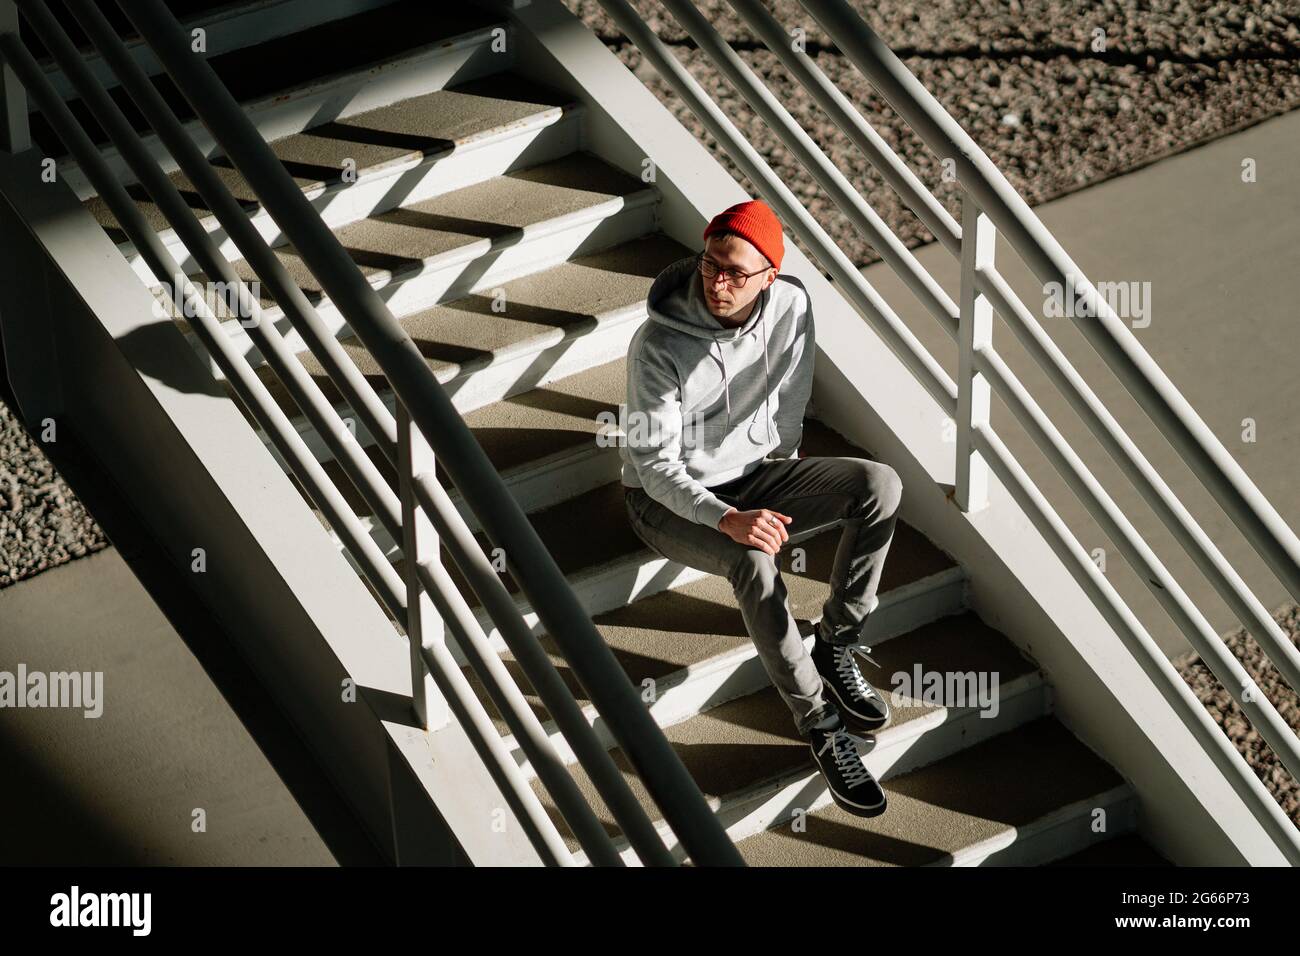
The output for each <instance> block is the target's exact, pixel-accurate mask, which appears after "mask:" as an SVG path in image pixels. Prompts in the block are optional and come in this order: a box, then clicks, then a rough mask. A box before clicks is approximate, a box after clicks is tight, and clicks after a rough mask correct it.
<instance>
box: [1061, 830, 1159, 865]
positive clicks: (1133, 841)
mask: <svg viewBox="0 0 1300 956" xmlns="http://www.w3.org/2000/svg"><path fill="white" fill-rule="evenodd" d="M1045 865H1046V866H1173V864H1172V863H1170V862H1169V861H1168V860H1166V859H1165V858H1164V857H1163V856H1161V855H1160V854H1159V853H1158V852H1156V850H1155V849H1154V848H1153V847H1152V846H1151V845H1150V844H1149V843H1147V842H1146V841H1145V840H1143V839H1142V837H1140V836H1138V835H1137V834H1136V833H1125V834H1121V835H1120V836H1114V837H1111V838H1110V839H1109V840H1103V841H1101V842H1100V843H1095V844H1093V845H1092V846H1089V847H1088V848H1086V849H1083V850H1080V851H1079V852H1078V853H1071V854H1070V855H1069V856H1066V857H1062V858H1061V859H1059V860H1053V861H1051V862H1050V863H1047V864H1045Z"/></svg>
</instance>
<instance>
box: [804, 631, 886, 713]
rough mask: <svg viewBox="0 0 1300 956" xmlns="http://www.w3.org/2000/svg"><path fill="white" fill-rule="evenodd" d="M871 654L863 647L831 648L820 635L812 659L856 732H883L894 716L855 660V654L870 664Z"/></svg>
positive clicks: (851, 645)
mask: <svg viewBox="0 0 1300 956" xmlns="http://www.w3.org/2000/svg"><path fill="white" fill-rule="evenodd" d="M870 650H871V648H869V647H863V646H862V645H861V644H830V643H828V642H826V641H823V640H822V638H821V635H820V634H818V635H817V637H816V638H814V640H813V650H812V659H813V664H814V665H815V666H816V668H817V673H819V674H821V675H822V680H823V681H824V682H825V684H826V687H827V688H828V689H829V690H830V693H831V697H832V699H833V700H834V701H835V707H836V709H837V710H838V711H839V712H840V714H841V715H842V716H843V717H844V719H845V722H846V723H848V724H849V725H850V726H852V727H853V728H854V729H855V730H865V731H876V730H880V729H881V728H882V727H884V726H885V725H886V724H888V723H889V721H890V718H891V716H892V715H891V713H890V710H889V702H888V701H887V700H885V698H884V696H883V695H882V694H880V693H878V692H877V691H876V689H875V688H874V687H872V686H871V685H870V684H868V683H867V681H866V678H864V677H863V676H862V671H861V670H859V669H858V662H857V661H856V660H855V659H854V657H853V655H854V653H855V652H856V653H858V654H861V655H862V656H863V657H866V658H867V660H869V661H871V658H870V657H868V656H867V651H870ZM871 663H873V664H875V663H876V662H875V661H871Z"/></svg>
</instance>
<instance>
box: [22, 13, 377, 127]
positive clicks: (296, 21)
mask: <svg viewBox="0 0 1300 956" xmlns="http://www.w3.org/2000/svg"><path fill="white" fill-rule="evenodd" d="M393 2H394V0H279V2H267V0H248V2H247V3H245V4H243V5H242V6H230V5H226V6H223V7H220V8H218V9H216V10H205V11H203V12H202V13H200V14H198V15H197V16H195V17H190V18H188V19H186V20H183V21H181V26H182V27H184V28H185V32H187V33H189V32H190V31H192V30H193V29H194V28H196V27H203V28H204V29H205V30H206V31H207V50H206V53H205V55H206V56H208V57H214V56H220V55H221V54H223V53H233V52H234V51H236V50H244V49H248V48H249V47H254V46H259V45H260V44H263V43H266V42H268V41H270V40H276V39H279V38H281V37H284V36H288V35H289V34H291V33H302V32H303V31H305V30H309V29H311V28H313V27H318V26H323V25H324V24H326V23H330V22H332V21H334V20H341V19H346V18H347V17H349V16H355V15H356V14H360V13H367V12H370V11H373V10H377V9H379V8H381V7H386V6H388V5H389V4H391V3H393ZM214 28H216V29H214ZM124 44H125V46H126V49H127V52H128V53H129V54H130V56H131V59H132V60H134V61H135V63H136V65H137V66H139V67H140V68H141V69H142V70H144V72H145V73H146V74H147V75H149V76H158V75H159V74H161V73H162V72H163V68H162V64H161V63H159V62H158V58H157V57H156V56H155V55H154V53H153V51H152V50H151V49H150V48H149V46H148V44H146V43H145V42H144V41H143V40H142V39H140V38H139V37H133V38H131V39H129V40H125V41H124ZM84 59H85V62H86V65H87V66H89V67H90V68H91V70H92V71H93V72H94V74H95V76H96V77H97V78H98V79H99V81H100V82H101V83H103V84H105V86H113V85H116V83H117V78H116V75H115V74H114V73H113V71H112V69H111V68H109V66H108V64H107V63H106V62H105V61H104V58H103V57H101V56H100V55H99V51H98V50H86V51H85V52H84ZM41 66H42V68H43V69H44V71H45V76H46V78H47V79H48V80H49V81H50V84H51V85H52V86H53V87H54V89H55V90H56V91H57V92H58V94H59V96H60V97H62V98H63V99H64V100H71V99H75V98H76V97H77V91H76V89H75V88H74V87H73V85H72V81H71V80H69V79H68V78H67V76H65V75H64V73H63V71H62V70H61V69H60V68H59V65H58V64H57V63H55V62H54V60H53V58H51V57H48V56H47V57H46V58H44V59H43V60H41ZM28 109H29V111H30V112H34V111H35V110H36V106H35V104H30V105H29V107H28Z"/></svg>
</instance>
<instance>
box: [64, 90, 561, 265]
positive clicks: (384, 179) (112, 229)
mask: <svg viewBox="0 0 1300 956" xmlns="http://www.w3.org/2000/svg"><path fill="white" fill-rule="evenodd" d="M581 113H582V107H581V105H580V104H578V103H574V102H571V101H569V100H568V98H567V97H566V96H564V95H563V94H561V93H558V92H556V91H554V90H548V89H546V88H545V87H542V86H539V85H538V84H536V83H533V82H531V81H529V80H526V79H524V78H523V77H520V76H518V75H516V74H513V73H503V74H499V75H496V76H489V77H486V78H484V79H480V80H473V81H470V82H468V83H458V84H457V85H456V86H454V87H449V88H447V89H443V90H435V91H433V92H432V93H426V94H424V95H423V96H416V97H412V98H411V99H408V100H403V101H401V102H400V103H395V104H392V105H391V106H385V107H381V108H380V109H376V110H370V111H369V112H366V113H359V114H355V115H352V116H349V117H347V118H344V119H339V120H334V121H331V122H328V123H322V124H321V125H319V126H313V127H312V128H311V129H308V130H304V131H302V132H300V133H294V134H293V135H291V136H286V137H283V138H281V139H277V140H274V141H272V142H271V143H270V146H271V149H272V150H273V151H274V152H275V154H276V156H278V157H279V158H280V160H281V162H282V163H283V164H284V167H285V169H286V171H287V172H288V173H289V174H290V175H291V176H292V177H293V178H294V180H295V181H296V182H297V183H298V185H299V187H300V188H301V189H302V191H303V193H304V194H305V195H306V196H307V197H308V198H309V199H310V200H311V202H312V205H313V206H314V207H315V208H316V210H317V211H318V212H319V213H320V215H321V218H322V219H324V221H325V222H326V223H327V224H328V225H329V226H331V227H332V228H333V227H338V226H342V225H346V224H348V223H351V222H355V221H357V220H359V219H365V218H366V217H368V216H372V215H375V214H377V213H381V212H385V211H387V210H389V209H392V208H394V207H396V206H399V205H411V204H413V203H418V202H420V201H422V200H425V199H429V198H432V197H433V196H436V195H439V194H441V193H445V192H450V191H452V190H454V189H458V188H461V187H463V186H468V185H471V184H473V183H476V182H482V181H483V180H485V179H490V178H492V177H494V176H501V175H504V174H505V173H507V172H510V171H511V170H514V169H519V168H524V167H529V166H537V165H540V164H542V163H545V162H548V161H551V160H554V159H558V158H559V157H561V156H564V155H566V154H568V153H571V152H573V151H574V150H576V149H577V148H578V146H579V139H580V132H581ZM211 165H212V167H213V169H214V171H215V172H216V174H217V176H218V177H219V178H220V179H221V180H222V182H223V183H224V184H225V186H226V187H227V188H228V189H229V191H230V194H231V195H232V196H233V197H234V198H235V199H236V200H237V201H238V202H239V203H240V204H241V206H242V207H243V208H244V210H245V211H246V213H247V215H248V218H249V219H250V220H251V222H252V223H253V225H254V226H255V227H256V228H257V230H258V232H259V233H260V234H261V235H262V236H263V237H264V238H265V239H266V241H267V242H268V243H270V244H272V245H274V244H277V243H279V242H281V241H283V237H282V234H281V232H280V228H279V226H278V225H277V224H276V223H275V221H274V220H273V219H272V218H271V216H270V215H269V214H268V213H267V212H266V211H265V209H263V208H262V205H261V202H260V200H259V199H258V196H257V194H256V193H255V192H254V191H253V189H252V188H251V187H250V186H249V185H248V183H247V181H246V180H245V179H244V177H243V175H242V174H241V173H240V172H239V170H237V169H235V168H234V166H233V165H232V164H231V163H230V161H229V160H228V159H226V158H225V157H224V156H214V157H212V159H211ZM170 178H171V180H172V183H173V184H174V185H175V186H176V188H177V190H178V191H179V192H180V193H181V195H182V196H184V197H185V198H186V199H187V201H188V202H189V203H190V206H191V208H192V209H193V211H194V214H195V215H196V216H197V217H198V218H199V219H200V221H201V222H202V223H203V226H204V228H205V229H206V230H207V231H208V232H209V233H210V234H211V235H212V237H213V239H214V241H216V242H217V243H218V244H219V246H220V249H221V252H222V254H223V255H224V256H225V257H226V258H227V259H232V260H235V259H238V258H240V253H239V251H238V249H237V248H236V246H235V244H234V243H233V242H231V241H230V240H229V239H228V238H227V237H226V234H225V231H224V230H223V229H222V228H221V226H220V224H219V223H218V222H217V221H216V219H215V217H213V216H212V214H211V211H210V210H209V209H208V207H207V205H206V203H205V202H204V201H203V198H202V197H201V196H200V195H199V194H198V192H197V190H195V188H194V185H193V183H192V182H191V180H190V179H189V177H187V176H186V175H185V174H184V173H182V172H180V171H176V172H173V173H172V174H171V177H170ZM128 189H129V191H130V192H131V193H132V195H133V196H135V198H136V199H137V202H138V205H139V208H140V210H141V211H142V212H143V213H144V215H145V218H146V219H147V220H148V221H149V223H150V225H152V226H153V228H154V230H155V231H157V232H158V233H159V235H160V236H161V237H162V239H163V240H164V242H165V243H166V244H167V246H168V250H169V251H170V252H171V254H172V256H173V257H174V258H175V259H176V261H177V262H178V263H180V265H181V268H182V269H183V270H184V271H185V272H186V273H187V274H192V273H196V272H198V271H199V269H198V265H197V263H195V262H194V260H193V259H192V258H190V255H189V251H188V250H187V249H186V248H185V246H184V245H183V244H182V243H181V242H180V240H179V239H178V238H177V237H176V234H175V232H174V231H173V230H172V229H171V228H170V227H169V225H168V223H167V220H166V219H165V217H164V216H163V214H162V212H161V211H160V210H159V208H158V207H157V205H156V204H154V202H153V201H152V200H151V199H150V198H149V195H148V193H147V192H146V191H145V190H144V188H143V187H141V186H139V185H138V184H137V185H132V186H130V187H128ZM85 205H86V208H87V210H88V211H89V212H90V213H91V214H92V215H93V216H95V218H96V219H97V220H99V222H100V223H102V224H103V225H104V227H105V229H106V230H107V231H108V233H109V235H110V236H111V237H112V238H113V240H114V241H115V242H117V243H118V244H119V248H120V249H121V250H122V253H123V255H125V256H127V258H128V259H132V260H133V264H134V265H135V267H136V270H137V273H138V274H139V275H140V276H141V277H142V278H143V279H145V281H150V273H149V271H148V269H147V267H146V266H145V265H144V263H143V261H141V260H139V259H138V257H136V253H135V250H134V247H133V246H132V245H131V244H130V243H129V242H128V241H127V240H126V236H125V234H124V233H123V232H122V230H121V228H120V226H119V224H118V222H117V220H116V218H115V217H114V216H113V214H112V212H111V210H109V209H108V207H107V206H106V205H105V204H104V202H103V200H102V199H100V198H98V197H92V198H91V199H88V200H86V202H85Z"/></svg>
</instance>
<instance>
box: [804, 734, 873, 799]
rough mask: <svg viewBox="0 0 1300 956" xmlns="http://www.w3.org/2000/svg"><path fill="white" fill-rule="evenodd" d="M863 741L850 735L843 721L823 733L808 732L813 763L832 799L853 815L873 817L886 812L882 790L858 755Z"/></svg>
mask: <svg viewBox="0 0 1300 956" xmlns="http://www.w3.org/2000/svg"><path fill="white" fill-rule="evenodd" d="M865 742H866V741H864V740H863V739H862V738H861V737H858V736H857V735H855V734H851V733H849V731H848V730H847V728H845V726H844V723H843V722H842V721H837V722H836V724H835V726H834V727H831V728H828V729H826V730H818V729H817V728H816V727H814V728H812V730H810V731H809V732H808V745H809V746H810V747H811V748H812V754H813V760H814V761H816V763H817V769H819V770H820V771H821V772H822V776H823V777H825V778H826V784H827V786H828V787H829V788H830V791H831V799H832V800H834V801H835V802H836V803H837V804H838V805H839V806H840V807H841V808H843V809H844V810H846V811H847V812H849V813H852V814H853V815H855V816H859V817H874V816H878V815H880V814H882V813H884V812H885V791H884V790H882V789H881V787H880V784H878V783H877V782H876V778H875V777H873V776H872V775H871V771H870V770H868V769H867V765H866V764H865V763H863V761H862V757H861V755H860V754H859V753H858V748H857V745H858V744H859V743H865Z"/></svg>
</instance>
